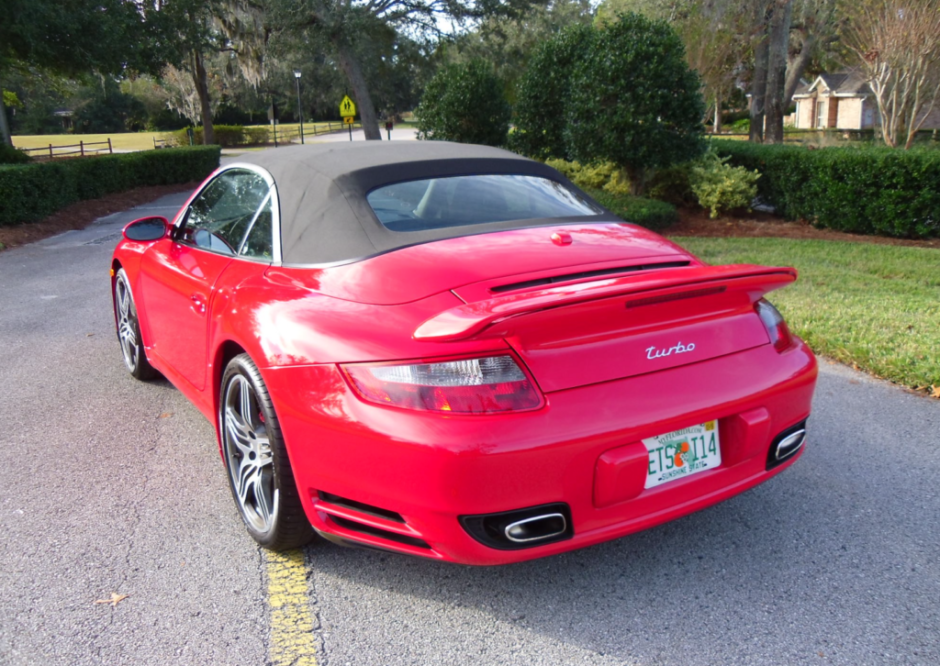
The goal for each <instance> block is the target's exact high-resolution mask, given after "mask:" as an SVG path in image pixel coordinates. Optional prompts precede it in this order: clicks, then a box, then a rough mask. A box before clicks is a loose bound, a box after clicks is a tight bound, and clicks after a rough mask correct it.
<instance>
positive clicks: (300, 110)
mask: <svg viewBox="0 0 940 666" xmlns="http://www.w3.org/2000/svg"><path fill="white" fill-rule="evenodd" d="M294 79H296V81H297V115H298V116H299V117H300V143H303V142H304V110H303V107H302V106H300V70H299V69H295V70H294Z"/></svg>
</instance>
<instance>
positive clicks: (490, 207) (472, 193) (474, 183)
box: [366, 174, 603, 231]
mask: <svg viewBox="0 0 940 666" xmlns="http://www.w3.org/2000/svg"><path fill="white" fill-rule="evenodd" d="M366 199H367V201H368V202H369V205H370V206H371V207H372V210H373V211H374V212H375V215H376V217H378V218H379V221H380V222H381V223H382V224H384V225H385V226H386V227H387V228H388V229H390V230H392V231H426V230H429V229H440V228H443V227H455V226H464V225H471V224H484V223H486V222H508V221H513V220H532V219H541V218H558V217H576V216H584V215H599V214H601V213H602V212H603V210H602V209H601V208H599V207H598V206H597V205H596V204H595V203H593V202H592V201H590V200H588V199H587V198H585V197H584V196H583V195H582V194H581V193H579V192H577V191H575V190H573V189H571V188H569V187H567V186H565V185H563V184H562V183H559V182H556V181H554V180H550V179H548V178H541V177H539V176H522V175H506V174H498V175H497V174H494V175H477V176H451V177H447V178H430V179H426V180H412V181H407V182H403V183H394V184H392V185H385V186H384V187H380V188H377V189H375V190H372V192H370V193H369V194H368V195H367V196H366Z"/></svg>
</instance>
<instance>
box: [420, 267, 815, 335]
mask: <svg viewBox="0 0 940 666" xmlns="http://www.w3.org/2000/svg"><path fill="white" fill-rule="evenodd" d="M794 280H796V269H795V268H775V267H768V266H754V265H750V264H733V265H728V266H694V267H687V268H671V269H665V270H659V271H656V272H655V273H654V274H649V275H630V276H625V277H617V278H610V279H606V280H595V281H591V282H577V283H574V284H568V285H562V286H558V287H550V288H548V289H539V290H536V291H524V292H520V293H517V294H505V295H500V296H497V297H495V298H491V299H487V300H484V301H478V302H475V303H467V304H465V305H460V306H458V307H456V308H452V309H450V310H445V311H444V312H441V313H440V314H437V315H435V316H434V317H432V318H431V319H428V320H427V321H426V322H424V323H423V324H421V325H420V326H419V327H418V328H417V329H416V330H415V332H414V338H415V340H426V341H429V342H453V341H456V340H466V339H467V338H471V337H473V336H475V335H477V334H479V333H480V332H482V331H483V330H484V329H486V328H487V327H489V326H491V325H492V324H495V323H497V322H499V321H502V320H505V319H507V318H510V317H516V316H519V315H524V314H529V313H532V312H539V311H541V310H547V309H551V308H558V307H564V306H568V305H575V304H578V303H585V302H588V301H595V300H599V299H602V298H610V297H614V296H637V298H636V299H635V300H628V301H627V302H626V306H627V307H631V305H637V306H638V305H643V304H647V303H651V302H653V301H660V300H663V301H665V300H673V299H678V298H683V297H685V296H684V293H683V292H684V291H688V294H687V295H688V296H689V297H692V296H698V295H705V293H716V292H717V291H725V290H726V289H732V288H733V289H735V290H745V291H749V292H752V293H751V297H752V300H755V301H756V300H757V299H758V298H760V297H761V296H762V295H763V294H765V293H767V292H769V291H773V290H774V289H779V288H780V287H783V286H785V285H787V284H789V283H791V282H793V281H794ZM693 286H694V287H695V289H694V290H691V291H689V290H687V288H688V287H693Z"/></svg>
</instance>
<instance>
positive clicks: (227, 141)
mask: <svg viewBox="0 0 940 666" xmlns="http://www.w3.org/2000/svg"><path fill="white" fill-rule="evenodd" d="M189 129H192V130H193V144H194V145H197V146H201V145H202V127H193V128H186V129H181V130H179V131H176V132H173V133H172V134H171V135H169V136H168V137H167V143H168V144H169V145H171V146H188V145H189V134H188V132H189ZM258 129H262V131H263V132H264V133H265V138H267V135H268V134H267V132H268V130H267V128H258ZM213 130H215V142H216V143H217V144H218V145H220V146H222V147H223V148H231V147H232V146H241V145H244V144H246V143H265V142H266V141H264V142H257V141H251V140H250V138H253V137H255V136H257V133H256V132H254V133H248V132H246V131H245V128H244V127H242V126H241V125H214V126H213Z"/></svg>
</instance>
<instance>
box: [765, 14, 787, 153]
mask: <svg viewBox="0 0 940 666" xmlns="http://www.w3.org/2000/svg"><path fill="white" fill-rule="evenodd" d="M776 4H777V7H776V9H775V10H774V15H773V18H772V19H771V21H770V31H769V32H770V39H769V45H770V52H769V57H768V62H767V92H766V93H765V95H764V105H765V108H766V116H767V128H766V131H765V132H764V141H765V142H767V143H783V116H784V114H786V111H787V109H786V107H785V106H784V105H783V96H784V88H785V86H786V80H787V50H788V47H789V45H790V22H791V20H792V18H793V2H792V0H779V1H778V2H777V3H776Z"/></svg>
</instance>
